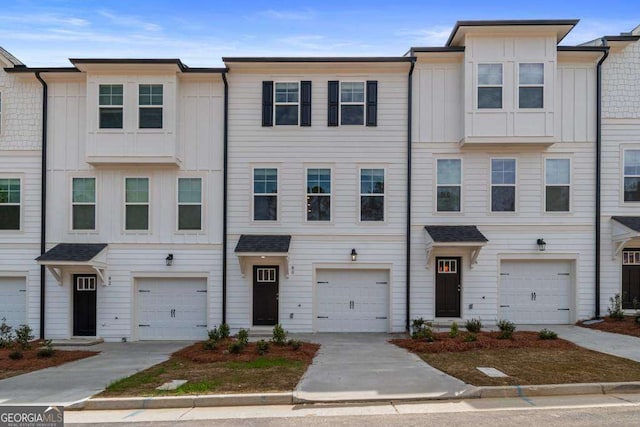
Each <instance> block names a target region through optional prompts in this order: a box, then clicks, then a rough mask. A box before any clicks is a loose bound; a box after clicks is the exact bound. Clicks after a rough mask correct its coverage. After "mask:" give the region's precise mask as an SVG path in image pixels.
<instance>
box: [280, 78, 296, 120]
mask: <svg viewBox="0 0 640 427" xmlns="http://www.w3.org/2000/svg"><path fill="white" fill-rule="evenodd" d="M299 103H300V85H299V83H298V82H293V83H276V84H275V119H276V125H297V124H298V114H299V113H298V108H299Z"/></svg>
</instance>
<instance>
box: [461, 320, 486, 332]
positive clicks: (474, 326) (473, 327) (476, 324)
mask: <svg viewBox="0 0 640 427" xmlns="http://www.w3.org/2000/svg"><path fill="white" fill-rule="evenodd" d="M464 327H465V329H466V330H467V331H468V332H472V333H474V334H477V333H478V332H480V330H481V329H482V322H481V321H480V319H470V320H467V321H466V322H465V324H464Z"/></svg>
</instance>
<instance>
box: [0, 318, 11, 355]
mask: <svg viewBox="0 0 640 427" xmlns="http://www.w3.org/2000/svg"><path fill="white" fill-rule="evenodd" d="M13 340H14V336H13V328H12V327H11V326H9V325H7V318H6V317H3V318H2V323H0V348H9V347H10V346H11V344H13Z"/></svg>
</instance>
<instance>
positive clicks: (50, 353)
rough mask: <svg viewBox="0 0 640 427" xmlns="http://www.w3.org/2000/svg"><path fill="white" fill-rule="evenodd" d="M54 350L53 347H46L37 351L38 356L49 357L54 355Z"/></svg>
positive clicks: (41, 357)
mask: <svg viewBox="0 0 640 427" xmlns="http://www.w3.org/2000/svg"><path fill="white" fill-rule="evenodd" d="M54 352H55V350H54V349H52V348H51V347H44V348H41V349H40V350H38V353H36V356H38V358H40V359H46V358H47V357H51V356H53V353H54Z"/></svg>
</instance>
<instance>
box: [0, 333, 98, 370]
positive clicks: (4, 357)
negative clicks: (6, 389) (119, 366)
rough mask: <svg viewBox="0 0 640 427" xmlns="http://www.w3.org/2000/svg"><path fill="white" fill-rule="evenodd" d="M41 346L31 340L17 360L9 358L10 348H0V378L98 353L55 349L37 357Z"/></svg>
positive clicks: (39, 343) (38, 342)
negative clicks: (50, 354) (28, 346)
mask: <svg viewBox="0 0 640 427" xmlns="http://www.w3.org/2000/svg"><path fill="white" fill-rule="evenodd" d="M41 346H42V343H41V342H40V341H36V342H33V343H32V344H31V349H30V350H25V351H23V352H22V353H23V355H24V357H23V358H22V359H19V360H11V359H10V358H9V354H10V353H11V352H13V350H12V349H7V348H0V380H3V379H5V378H9V377H14V376H16V375H22V374H26V373H28V372H33V371H38V370H40V369H44V368H51V367H53V366H58V365H62V364H63V363H67V362H73V361H74V360H80V359H84V358H85V357H90V356H94V355H96V354H98V352H95V351H78V350H73V351H70V350H58V349H56V350H55V352H54V353H53V356H51V357H44V358H39V357H38V356H37V353H38V350H39V349H40V347H41Z"/></svg>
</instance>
